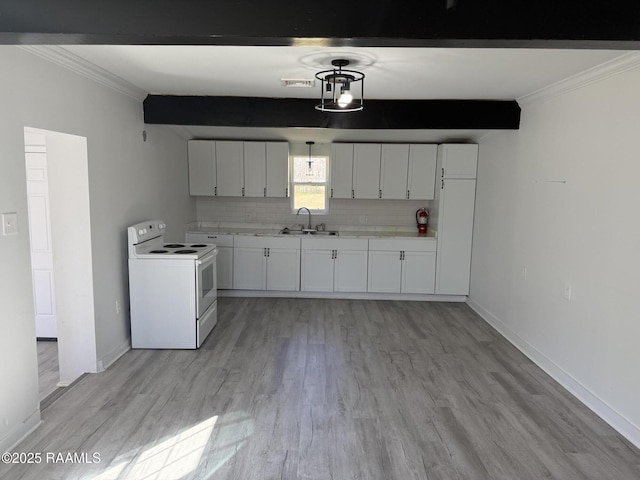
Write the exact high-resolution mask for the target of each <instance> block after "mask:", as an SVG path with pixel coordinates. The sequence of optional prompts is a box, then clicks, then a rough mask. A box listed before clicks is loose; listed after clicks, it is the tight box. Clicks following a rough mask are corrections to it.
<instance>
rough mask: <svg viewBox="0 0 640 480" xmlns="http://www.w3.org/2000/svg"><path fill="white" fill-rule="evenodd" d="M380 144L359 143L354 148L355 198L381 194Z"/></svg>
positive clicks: (373, 196)
mask: <svg viewBox="0 0 640 480" xmlns="http://www.w3.org/2000/svg"><path fill="white" fill-rule="evenodd" d="M380 152H381V148H380V144H379V143H357V144H355V146H354V148H353V191H354V198H378V197H379V196H380Z"/></svg>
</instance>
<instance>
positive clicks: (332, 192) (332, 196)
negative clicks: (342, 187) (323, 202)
mask: <svg viewBox="0 0 640 480" xmlns="http://www.w3.org/2000/svg"><path fill="white" fill-rule="evenodd" d="M331 198H333V188H332V189H331Z"/></svg>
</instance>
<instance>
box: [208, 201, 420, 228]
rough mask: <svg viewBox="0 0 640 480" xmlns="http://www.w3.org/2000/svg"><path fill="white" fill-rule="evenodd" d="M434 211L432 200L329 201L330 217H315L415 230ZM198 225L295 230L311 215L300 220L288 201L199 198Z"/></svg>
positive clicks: (329, 222)
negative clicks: (422, 214) (424, 213)
mask: <svg viewBox="0 0 640 480" xmlns="http://www.w3.org/2000/svg"><path fill="white" fill-rule="evenodd" d="M421 207H427V209H429V208H430V202H429V201H428V200H353V199H343V200H341V199H332V200H329V213H328V214H326V215H313V219H312V222H313V225H314V226H315V225H317V224H318V223H324V224H326V226H327V229H337V228H340V227H390V228H392V229H397V230H404V229H405V228H406V229H407V230H410V229H415V228H416V227H415V225H416V220H415V213H416V210H418V209H419V208H421ZM196 220H197V221H198V222H230V223H247V224H262V225H264V224H270V225H282V226H291V225H295V224H300V223H304V224H306V223H307V215H306V214H301V215H300V216H298V217H296V215H295V213H292V207H291V201H290V199H288V198H237V197H215V198H209V197H196Z"/></svg>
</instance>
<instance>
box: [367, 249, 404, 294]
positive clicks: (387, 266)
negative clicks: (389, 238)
mask: <svg viewBox="0 0 640 480" xmlns="http://www.w3.org/2000/svg"><path fill="white" fill-rule="evenodd" d="M401 267H402V262H401V261H400V252H399V251H397V252H396V251H377V250H374V251H371V250H370V251H369V284H368V287H369V290H368V291H369V292H375V293H400V280H401Z"/></svg>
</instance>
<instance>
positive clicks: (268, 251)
mask: <svg viewBox="0 0 640 480" xmlns="http://www.w3.org/2000/svg"><path fill="white" fill-rule="evenodd" d="M270 255H271V249H270V248H267V257H268V256H270Z"/></svg>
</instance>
